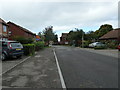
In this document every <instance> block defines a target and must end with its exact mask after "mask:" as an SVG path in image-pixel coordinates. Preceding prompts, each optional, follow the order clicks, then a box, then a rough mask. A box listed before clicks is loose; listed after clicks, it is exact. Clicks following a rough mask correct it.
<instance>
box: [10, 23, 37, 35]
mask: <svg viewBox="0 0 120 90" xmlns="http://www.w3.org/2000/svg"><path fill="white" fill-rule="evenodd" d="M8 24H13V25H15V26H17V27H19V28H21V29H22V30H24V31H25V32H27V33H30V34H33V35H36V34H35V33H33V32H31V31H29V30H27V29H26V28H23V27H21V26H19V25H17V24H15V23H13V22H10V21H9V22H8Z"/></svg>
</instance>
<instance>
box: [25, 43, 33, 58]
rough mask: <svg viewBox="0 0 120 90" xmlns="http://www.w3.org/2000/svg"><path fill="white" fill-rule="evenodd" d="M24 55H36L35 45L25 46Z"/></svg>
mask: <svg viewBox="0 0 120 90" xmlns="http://www.w3.org/2000/svg"><path fill="white" fill-rule="evenodd" d="M23 48H24V55H30V56H31V55H34V54H35V44H23Z"/></svg>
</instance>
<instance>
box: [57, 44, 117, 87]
mask: <svg viewBox="0 0 120 90" xmlns="http://www.w3.org/2000/svg"><path fill="white" fill-rule="evenodd" d="M55 50H56V55H57V58H58V62H59V65H60V68H61V71H62V75H63V78H64V81H65V85H66V87H67V88H118V58H116V57H114V55H112V56H109V54H103V53H101V52H99V51H98V50H91V49H90V50H91V51H90V50H89V51H88V50H87V49H81V48H75V47H65V46H55ZM98 52H99V53H98ZM100 53H101V54H100ZM114 54H115V53H114Z"/></svg>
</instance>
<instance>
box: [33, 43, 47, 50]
mask: <svg viewBox="0 0 120 90" xmlns="http://www.w3.org/2000/svg"><path fill="white" fill-rule="evenodd" d="M34 44H35V50H36V51H39V50H40V49H43V48H44V46H45V43H44V42H43V41H38V42H35V43H34Z"/></svg>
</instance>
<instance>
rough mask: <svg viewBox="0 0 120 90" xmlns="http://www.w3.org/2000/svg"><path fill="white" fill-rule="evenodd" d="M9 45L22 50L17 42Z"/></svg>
mask: <svg viewBox="0 0 120 90" xmlns="http://www.w3.org/2000/svg"><path fill="white" fill-rule="evenodd" d="M10 44H11V46H12V47H13V48H23V46H22V44H20V43H19V42H10Z"/></svg>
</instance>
